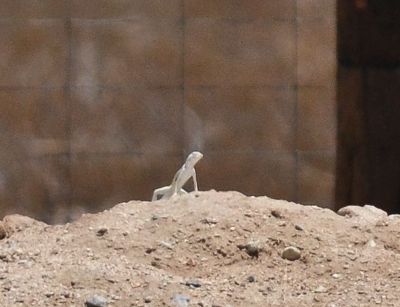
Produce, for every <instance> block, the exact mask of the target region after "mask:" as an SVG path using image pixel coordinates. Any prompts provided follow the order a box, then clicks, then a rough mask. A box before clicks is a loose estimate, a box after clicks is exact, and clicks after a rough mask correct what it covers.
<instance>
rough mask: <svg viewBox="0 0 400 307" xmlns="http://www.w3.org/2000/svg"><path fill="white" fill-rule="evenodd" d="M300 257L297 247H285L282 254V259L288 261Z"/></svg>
mask: <svg viewBox="0 0 400 307" xmlns="http://www.w3.org/2000/svg"><path fill="white" fill-rule="evenodd" d="M300 256H301V252H300V250H299V249H298V248H297V247H294V246H289V247H286V248H285V249H284V250H283V252H282V258H283V259H287V260H290V261H294V260H297V259H299V258H300Z"/></svg>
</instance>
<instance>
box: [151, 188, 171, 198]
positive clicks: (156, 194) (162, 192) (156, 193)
mask: <svg viewBox="0 0 400 307" xmlns="http://www.w3.org/2000/svg"><path fill="white" fill-rule="evenodd" d="M170 190H171V187H170V186H169V185H168V186H166V187H162V188H158V189H155V190H154V192H153V197H152V199H151V201H156V200H159V199H162V198H163V196H164V195H165V194H167V193H168V192H169V191H170Z"/></svg>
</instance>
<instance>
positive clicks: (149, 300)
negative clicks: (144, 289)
mask: <svg viewBox="0 0 400 307" xmlns="http://www.w3.org/2000/svg"><path fill="white" fill-rule="evenodd" d="M151 300H152V298H151V297H150V296H146V297H145V298H144V302H145V303H146V304H148V303H151Z"/></svg>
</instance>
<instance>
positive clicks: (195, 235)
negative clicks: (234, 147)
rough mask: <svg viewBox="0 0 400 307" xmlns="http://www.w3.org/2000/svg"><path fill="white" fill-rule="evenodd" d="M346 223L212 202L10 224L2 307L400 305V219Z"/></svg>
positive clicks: (380, 216) (332, 216)
mask: <svg viewBox="0 0 400 307" xmlns="http://www.w3.org/2000/svg"><path fill="white" fill-rule="evenodd" d="M342 214H347V216H341V215H338V214H336V213H335V212H333V211H331V210H328V209H321V208H318V207H311V206H302V205H298V204H295V203H289V202H286V201H280V200H273V199H270V198H268V197H247V196H244V195H242V194H240V193H237V192H215V191H209V192H201V193H199V194H198V195H194V194H193V193H191V194H188V195H185V196H181V197H179V198H175V199H172V200H169V201H158V202H154V203H149V202H140V201H132V202H127V203H122V204H119V205H116V206H115V207H114V208H112V209H111V210H108V211H104V212H101V213H98V214H86V215H83V216H82V217H81V218H80V219H79V220H77V221H76V222H74V223H71V224H66V225H56V226H49V225H46V224H43V223H41V222H37V221H35V220H32V219H29V218H27V217H23V216H8V217H6V218H4V220H3V222H2V224H1V225H0V226H1V227H0V234H1V232H2V231H3V233H4V232H5V233H6V234H7V237H6V238H4V239H2V240H1V241H0V306H84V305H85V302H86V301H90V300H91V299H92V300H93V298H94V296H98V300H99V301H100V302H99V303H98V306H102V305H101V300H102V299H103V300H106V301H107V302H108V303H107V306H180V307H182V306H331V307H333V306H346V307H347V306H376V305H380V306H400V293H399V291H398V289H400V240H399V236H400V219H399V218H398V217H397V216H389V217H388V216H386V214H385V213H383V212H381V211H379V210H375V208H373V207H364V208H361V207H360V208H348V209H347V210H344V212H343V213H342ZM289 246H292V247H296V248H297V251H299V252H300V254H301V255H300V258H299V259H298V260H294V261H290V260H287V259H283V258H282V252H283V250H284V249H285V248H286V247H289ZM296 248H295V249H294V250H295V252H296ZM295 256H296V255H295ZM88 306H90V304H89V303H88ZM91 306H95V305H91ZM103 306H106V304H105V303H104V302H103Z"/></svg>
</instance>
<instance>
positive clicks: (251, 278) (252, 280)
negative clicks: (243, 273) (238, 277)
mask: <svg viewBox="0 0 400 307" xmlns="http://www.w3.org/2000/svg"><path fill="white" fill-rule="evenodd" d="M247 281H248V282H255V281H256V278H255V277H254V276H253V275H250V276H249V277H247Z"/></svg>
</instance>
